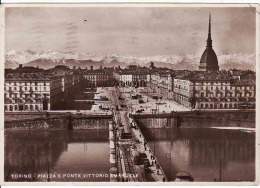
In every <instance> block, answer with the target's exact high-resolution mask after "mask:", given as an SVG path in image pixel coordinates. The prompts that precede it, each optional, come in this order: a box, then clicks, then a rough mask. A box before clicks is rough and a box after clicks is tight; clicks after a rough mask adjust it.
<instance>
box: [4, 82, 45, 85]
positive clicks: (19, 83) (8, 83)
mask: <svg viewBox="0 0 260 188" xmlns="http://www.w3.org/2000/svg"><path fill="white" fill-rule="evenodd" d="M38 84H39V85H42V83H41V82H7V83H5V85H26V86H29V85H35V86H38ZM48 84H49V83H47V84H46V82H43V85H44V86H46V85H48Z"/></svg>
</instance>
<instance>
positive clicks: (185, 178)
mask: <svg viewBox="0 0 260 188" xmlns="http://www.w3.org/2000/svg"><path fill="white" fill-rule="evenodd" d="M175 181H177V182H190V181H194V178H193V177H192V175H191V174H190V173H189V172H186V171H180V172H178V173H177V174H176V179H175Z"/></svg>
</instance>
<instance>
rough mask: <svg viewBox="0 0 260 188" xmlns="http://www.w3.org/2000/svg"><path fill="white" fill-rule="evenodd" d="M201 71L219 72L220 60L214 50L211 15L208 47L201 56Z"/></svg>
mask: <svg viewBox="0 0 260 188" xmlns="http://www.w3.org/2000/svg"><path fill="white" fill-rule="evenodd" d="M199 70H200V71H219V66H218V58H217V55H216V53H215V52H214V50H213V48H212V39H211V16H210V15H209V32H208V39H207V46H206V49H205V51H204V52H203V54H202V56H201V59H200V65H199Z"/></svg>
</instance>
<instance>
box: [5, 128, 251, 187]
mask: <svg viewBox="0 0 260 188" xmlns="http://www.w3.org/2000/svg"><path fill="white" fill-rule="evenodd" d="M144 135H145V137H146V139H147V141H148V143H149V145H150V147H151V149H152V150H155V155H156V157H157V159H158V160H159V163H160V164H161V166H162V168H163V170H164V172H165V174H166V175H167V177H168V179H170V180H171V181H174V179H175V174H176V173H177V172H179V171H187V172H189V173H191V174H192V175H193V177H194V180H195V181H219V180H220V176H221V181H253V180H254V179H255V133H245V132H241V131H238V130H221V129H207V128H206V129H205V128H204V129H200V128H180V129H179V130H178V131H175V130H173V129H172V130H170V129H147V130H146V131H144ZM110 167H111V164H110V163H109V144H108V130H72V131H69V130H48V131H44V130H31V131H26V130H5V180H6V181H48V178H47V177H46V175H47V174H50V175H51V176H52V177H50V178H49V181H85V182H90V181H91V182H93V181H97V182H98V181H109V175H108V170H109V168H110ZM48 169H49V170H48ZM48 171H49V173H48ZM28 174H29V175H30V174H31V175H32V177H27V176H26V175H28ZM77 174H80V177H79V176H78V175H77ZM91 174H95V176H94V177H93V175H91ZM97 174H98V175H97ZM18 175H20V177H19V176H18ZM58 175H60V177H59V176H58ZM84 175H85V176H84Z"/></svg>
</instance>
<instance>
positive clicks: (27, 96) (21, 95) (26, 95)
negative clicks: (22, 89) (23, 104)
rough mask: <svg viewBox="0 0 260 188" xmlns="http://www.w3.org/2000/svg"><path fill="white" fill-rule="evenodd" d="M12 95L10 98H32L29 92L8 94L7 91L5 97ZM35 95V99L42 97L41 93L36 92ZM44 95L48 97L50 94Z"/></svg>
mask: <svg viewBox="0 0 260 188" xmlns="http://www.w3.org/2000/svg"><path fill="white" fill-rule="evenodd" d="M9 96H10V98H17V97H20V98H31V95H29V94H21V93H20V94H11V95H8V94H6V93H5V98H7V97H9ZM32 96H33V98H35V99H39V98H41V95H40V94H35V95H32ZM42 96H43V98H46V97H48V96H49V95H48V94H43V95H42Z"/></svg>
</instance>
